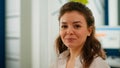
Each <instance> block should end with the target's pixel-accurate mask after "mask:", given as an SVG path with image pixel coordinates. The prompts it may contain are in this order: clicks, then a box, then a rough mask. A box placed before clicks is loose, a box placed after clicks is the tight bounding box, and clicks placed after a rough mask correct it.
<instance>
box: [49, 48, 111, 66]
mask: <svg viewBox="0 0 120 68" xmlns="http://www.w3.org/2000/svg"><path fill="white" fill-rule="evenodd" d="M68 55H69V50H67V51H65V52H63V53H62V54H60V55H59V57H58V59H57V60H56V62H55V63H53V64H51V66H50V68H66V64H67V59H68ZM74 68H83V67H82V64H81V62H80V58H79V56H78V57H76V60H75V66H74ZM90 68H110V67H109V65H108V64H107V63H106V62H105V60H103V59H102V58H101V57H97V58H95V59H94V60H93V62H92V64H91V65H90Z"/></svg>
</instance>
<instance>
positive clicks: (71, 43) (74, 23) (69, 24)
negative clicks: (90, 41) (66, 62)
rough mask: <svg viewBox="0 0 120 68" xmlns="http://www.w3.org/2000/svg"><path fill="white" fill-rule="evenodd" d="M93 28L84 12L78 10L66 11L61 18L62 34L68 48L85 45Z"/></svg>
mask: <svg viewBox="0 0 120 68" xmlns="http://www.w3.org/2000/svg"><path fill="white" fill-rule="evenodd" d="M90 33H91V29H90V28H87V22H86V20H85V18H84V16H83V15H82V14H80V13H79V12H77V11H72V12H66V13H65V14H64V15H63V16H61V18H60V36H61V39H62V41H63V43H64V44H65V45H66V46H67V47H68V48H80V47H82V46H83V45H84V43H85V41H86V38H87V36H90Z"/></svg>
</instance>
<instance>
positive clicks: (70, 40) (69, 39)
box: [65, 38, 76, 42]
mask: <svg viewBox="0 0 120 68" xmlns="http://www.w3.org/2000/svg"><path fill="white" fill-rule="evenodd" d="M65 40H67V41H68V42H73V41H74V40H76V39H75V38H66V39H65Z"/></svg>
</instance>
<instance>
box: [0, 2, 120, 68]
mask: <svg viewBox="0 0 120 68" xmlns="http://www.w3.org/2000/svg"><path fill="white" fill-rule="evenodd" d="M67 1H68V0H5V1H4V0H1V2H0V4H1V8H0V21H1V24H0V28H1V30H0V31H1V33H0V38H1V39H0V40H1V41H0V68H49V66H50V64H51V63H52V62H53V61H54V60H55V58H56V57H55V56H56V55H55V50H54V41H55V38H56V37H57V36H58V33H59V24H58V19H57V18H58V12H59V8H60V7H61V6H62V5H63V4H64V3H66V2H67ZM119 3H120V0H88V3H86V5H87V6H88V7H89V8H90V9H91V10H92V12H93V14H94V16H95V21H96V22H95V23H96V24H95V25H96V37H97V38H98V39H99V40H100V42H101V43H102V46H103V48H104V49H105V51H106V54H107V56H108V57H107V60H106V62H108V63H109V65H110V66H111V67H114V68H120V64H119V63H120V19H119V18H120V4H119ZM3 7H4V8H3Z"/></svg>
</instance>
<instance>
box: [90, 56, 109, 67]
mask: <svg viewBox="0 0 120 68" xmlns="http://www.w3.org/2000/svg"><path fill="white" fill-rule="evenodd" d="M90 68H110V67H109V65H108V64H107V62H106V61H105V60H103V59H102V58H101V57H96V58H95V59H94V60H93V62H92V64H91V66H90Z"/></svg>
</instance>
